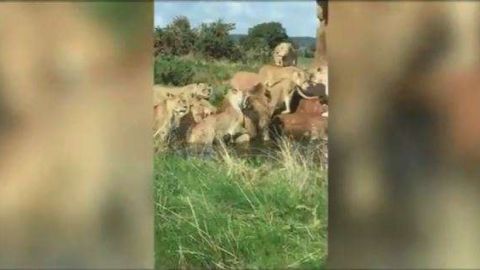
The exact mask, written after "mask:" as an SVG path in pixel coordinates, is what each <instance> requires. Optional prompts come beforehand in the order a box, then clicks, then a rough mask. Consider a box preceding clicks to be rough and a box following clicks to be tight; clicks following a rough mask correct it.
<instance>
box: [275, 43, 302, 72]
mask: <svg viewBox="0 0 480 270" xmlns="http://www.w3.org/2000/svg"><path fill="white" fill-rule="evenodd" d="M273 62H274V63H275V65H276V66H280V67H287V66H296V65H297V52H296V51H295V48H293V45H292V44H291V43H288V42H282V43H280V44H278V45H277V46H276V47H275V49H274V50H273Z"/></svg>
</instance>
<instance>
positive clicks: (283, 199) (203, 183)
mask: <svg viewBox="0 0 480 270" xmlns="http://www.w3.org/2000/svg"><path fill="white" fill-rule="evenodd" d="M279 148H280V149H279V150H278V151H271V152H270V153H269V154H268V155H265V156H256V157H252V158H240V157H238V156H237V155H236V154H235V153H233V152H232V151H230V150H229V149H227V148H226V147H224V146H223V147H220V148H219V149H217V152H216V154H214V156H213V157H209V158H204V157H201V156H196V155H191V156H190V157H189V158H185V157H184V156H181V155H179V154H172V153H169V154H166V153H163V154H158V155H156V157H155V160H154V167H155V183H154V186H155V203H156V204H155V263H156V268H157V269H162V268H169V269H171V268H180V269H189V268H202V269H203V268H210V269H211V268H219V269H233V268H237V269H238V268H252V269H258V268H274V269H277V268H286V267H292V268H317V269H320V268H324V265H325V259H326V251H327V248H326V243H327V241H326V237H327V181H326V172H325V171H324V170H322V169H321V166H320V162H319V161H318V155H319V153H318V152H317V151H314V150H312V151H303V150H302V151H301V150H300V149H299V148H297V147H295V145H293V144H292V143H291V142H289V141H288V140H282V141H281V142H280V144H279ZM311 149H314V148H311Z"/></svg>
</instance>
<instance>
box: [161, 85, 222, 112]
mask: <svg viewBox="0 0 480 270" xmlns="http://www.w3.org/2000/svg"><path fill="white" fill-rule="evenodd" d="M212 92H213V89H212V87H211V86H210V85H208V84H206V83H192V84H189V85H185V86H164V85H159V84H156V85H154V86H153V105H154V106H155V105H157V104H159V103H160V102H162V101H164V100H165V99H166V98H168V97H169V96H178V95H184V97H185V98H186V99H187V100H188V101H190V100H191V99H193V98H203V99H209V98H210V96H211V95H212Z"/></svg>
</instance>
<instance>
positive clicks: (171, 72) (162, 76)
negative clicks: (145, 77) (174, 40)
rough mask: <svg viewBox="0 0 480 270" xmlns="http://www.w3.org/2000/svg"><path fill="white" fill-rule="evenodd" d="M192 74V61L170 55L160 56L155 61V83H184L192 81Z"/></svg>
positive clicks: (177, 84)
mask: <svg viewBox="0 0 480 270" xmlns="http://www.w3.org/2000/svg"><path fill="white" fill-rule="evenodd" d="M194 75H195V72H194V70H193V61H188V60H183V59H178V58H175V57H172V56H161V57H158V58H157V59H156V61H155V66H154V78H155V84H165V85H167V84H171V85H175V86H181V85H186V84H189V83H192V80H193V76H194Z"/></svg>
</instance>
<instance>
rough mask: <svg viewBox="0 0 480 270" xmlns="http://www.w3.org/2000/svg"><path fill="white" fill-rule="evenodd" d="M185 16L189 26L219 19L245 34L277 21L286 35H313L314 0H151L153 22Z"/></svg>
mask: <svg viewBox="0 0 480 270" xmlns="http://www.w3.org/2000/svg"><path fill="white" fill-rule="evenodd" d="M176 16H186V17H187V18H188V19H189V20H190V24H191V25H192V27H197V26H198V25H200V24H201V23H209V22H213V21H216V20H218V19H223V20H224V21H225V22H228V23H235V27H236V28H235V30H233V31H232V33H233V34H246V33H247V32H248V29H249V28H251V27H252V26H254V25H256V24H259V23H263V22H271V21H275V22H280V23H281V24H282V25H283V27H284V28H285V29H286V30H287V34H288V35H289V36H309V37H315V33H316V32H315V30H316V26H317V20H316V2H315V1H313V0H311V1H299V0H297V1H288V2H287V1H262V2H253V1H164V0H162V1H155V18H154V24H155V26H160V27H164V26H166V25H167V24H169V23H170V22H171V21H172V19H173V18H174V17H176Z"/></svg>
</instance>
